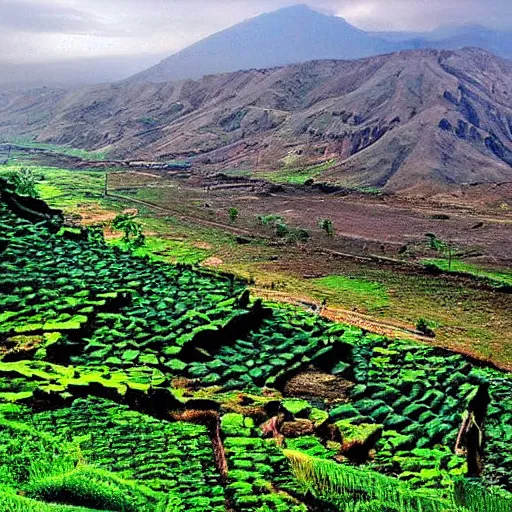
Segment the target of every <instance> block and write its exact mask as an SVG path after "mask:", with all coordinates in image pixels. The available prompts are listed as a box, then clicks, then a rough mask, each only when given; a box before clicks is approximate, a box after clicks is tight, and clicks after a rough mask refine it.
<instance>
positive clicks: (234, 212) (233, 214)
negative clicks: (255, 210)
mask: <svg viewBox="0 0 512 512" xmlns="http://www.w3.org/2000/svg"><path fill="white" fill-rule="evenodd" d="M238 213H239V212H238V210H237V209H236V208H230V209H229V210H228V216H229V221H230V222H231V223H234V222H235V221H236V219H237V218H238Z"/></svg>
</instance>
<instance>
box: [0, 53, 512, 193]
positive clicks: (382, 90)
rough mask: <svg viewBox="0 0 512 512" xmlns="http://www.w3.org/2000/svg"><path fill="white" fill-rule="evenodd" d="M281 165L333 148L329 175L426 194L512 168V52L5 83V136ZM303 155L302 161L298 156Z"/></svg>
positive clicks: (498, 178)
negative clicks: (18, 87) (163, 77)
mask: <svg viewBox="0 0 512 512" xmlns="http://www.w3.org/2000/svg"><path fill="white" fill-rule="evenodd" d="M13 134H17V135H37V140H38V141H40V142H48V143H54V144H69V145H71V146H75V147H81V148H87V149H94V150H110V151H111V153H112V155H114V156H117V157H122V158H132V159H139V158H140V159H149V160H154V159H157V158H159V159H162V160H169V159H191V160H192V161H193V163H194V164H195V168H201V169H204V170H208V169H212V170H213V169H216V170H222V169H226V168H240V167H243V168H258V169H261V168H267V169H277V168H280V167H282V166H284V165H286V164H287V162H290V161H293V162H295V163H294V165H299V164H300V165H307V164H312V163H315V162H322V161H325V160H327V159H335V160H336V162H337V164H336V165H335V166H334V167H332V168H330V169H329V170H327V171H325V172H324V173H323V174H322V175H321V176H320V178H319V179H321V180H322V181H328V182H332V183H337V184H340V185H347V186H352V187H379V188H382V189H384V190H387V191H392V192H397V191H407V192H409V193H420V194H429V193H436V191H439V190H449V189H450V187H451V186H452V185H457V184H462V183H497V182H505V181H508V182H511V181H512V62H510V61H508V60H504V59H501V58H499V57H496V56H494V55H492V54H490V53H488V52H485V51H483V50H480V49H475V48H467V49H464V50H460V51H448V50H414V51H405V52H398V53H394V54H387V55H381V56H377V57H371V58H366V59H361V60H352V61H335V60H324V61H312V62H308V63H303V64H294V65H290V66H284V67H278V68H272V69H262V70H249V71H238V72H235V73H226V74H219V75H210V76H206V77H204V78H202V79H199V80H185V81H178V82H167V83H162V84H157V83H150V84H142V83H130V82H128V83H122V84H114V85H110V86H101V87H92V88H87V89H82V90H78V91H72V92H66V91H63V90H49V89H44V90H42V89H35V90H30V91H25V92H17V93H16V94H7V93H5V94H3V95H0V137H1V136H2V135H4V136H5V135H11V136H12V135H13ZM297 162H298V163H297Z"/></svg>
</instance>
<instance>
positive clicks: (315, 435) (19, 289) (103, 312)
mask: <svg viewBox="0 0 512 512" xmlns="http://www.w3.org/2000/svg"><path fill="white" fill-rule="evenodd" d="M0 192H1V194H2V200H1V202H0V290H1V293H0V438H1V443H0V510H6V511H11V510H12V511H39V510H40V511H44V512H47V511H56V512H57V511H59V512H60V511H62V512H64V511H73V510H74V511H80V510H82V511H85V510H88V511H91V510H97V511H98V510H99V511H120V512H121V511H137V512H138V511H142V512H144V511H157V512H171V511H184V512H185V511H186V512H188V511H195V512H199V511H205V512H206V511H214V512H216V511H218V512H220V511H224V510H227V511H232V510H233V511H259V512H265V511H282V512H285V511H292V512H306V511H308V510H311V511H313V510H322V511H324V510H325V511H338V510H340V511H346V512H349V511H375V512H405V511H407V512H413V511H416V510H423V511H436V512H441V511H458V512H477V511H478V512H480V511H481V510H486V511H487V510H489V511H505V510H507V511H509V510H511V509H512V501H511V499H512V498H511V495H510V494H509V493H508V492H507V490H508V491H511V490H512V482H511V481H510V474H512V449H511V446H512V428H511V427H510V422H511V420H512V398H511V397H512V378H511V376H510V375H509V374H505V373H503V372H499V371H497V370H494V369H492V368H487V367H485V366H483V365H476V364H475V363H473V362H472V361H470V360H468V359H466V358H464V357H463V356H460V355H457V354H453V353H450V352H447V351H443V350H440V349H435V348H432V347H429V346H424V345H418V344H414V343H412V342H408V341H405V340H388V339H386V338H384V337H382V336H377V335H373V334H370V333H367V332H363V331H361V330H360V329H356V328H353V327H349V326H344V325H339V324H334V323H332V322H329V321H328V320H325V319H323V318H322V317H320V316H317V315H314V314H313V313H309V312H305V311H302V310H299V309H296V308H292V307H284V306H281V305H278V304H270V303H263V302H262V301H261V300H258V299H253V298H251V297H250V295H249V293H248V291H247V289H246V283H244V282H243V281H241V280H238V279H236V278H235V277H234V276H231V275H222V274H215V273H211V272H206V271H204V270H199V269H198V268H195V267H192V266H187V265H174V266H173V265H169V264H165V263H161V262H157V261H151V260H150V259H149V258H148V257H147V256H143V257H138V256H136V255H134V254H132V253H130V252H129V251H126V250H123V249H122V248H120V247H117V246H111V245H109V244H107V243H105V241H104V239H103V236H102V233H101V232H100V231H95V230H85V229H76V228H74V229H71V228H67V227H65V226H63V224H62V222H63V221H62V217H61V216H59V212H57V211H52V210H50V209H48V208H47V206H45V204H44V203H42V202H38V201H32V200H27V199H24V198H22V197H19V196H16V195H15V194H13V191H12V190H11V189H10V188H9V186H8V185H7V184H6V183H5V182H3V181H0ZM373 291H375V293H378V290H372V289H371V288H368V289H367V288H365V289H364V293H367V294H369V295H371V293H372V292H373ZM487 390H488V395H489V405H488V407H487V410H486V413H487V414H486V421H485V424H484V425H483V424H478V425H479V427H482V426H484V429H485V430H484V431H482V436H483V438H482V439H483V440H485V443H484V449H485V458H484V471H483V474H482V475H481V477H480V478H478V479H467V478H466V474H467V472H468V466H467V462H466V458H465V456H464V454H463V453H462V452H460V451H457V452H455V451H454V448H455V445H456V443H457V437H458V436H457V434H458V432H459V428H460V426H461V424H462V422H463V418H464V414H465V412H466V411H468V410H472V407H473V406H474V404H475V400H477V398H478V397H481V396H484V395H485V393H487ZM475 397H477V398H475ZM476 421H477V420H475V422H476ZM262 425H263V427H262Z"/></svg>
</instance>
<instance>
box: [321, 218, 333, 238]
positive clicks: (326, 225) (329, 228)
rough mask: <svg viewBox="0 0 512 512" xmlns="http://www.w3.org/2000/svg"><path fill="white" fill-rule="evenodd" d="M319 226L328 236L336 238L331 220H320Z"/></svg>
mask: <svg viewBox="0 0 512 512" xmlns="http://www.w3.org/2000/svg"><path fill="white" fill-rule="evenodd" d="M318 225H319V226H320V227H321V228H322V229H323V230H324V231H325V234H326V235H327V236H334V226H333V223H332V220H331V219H320V222H319V223H318Z"/></svg>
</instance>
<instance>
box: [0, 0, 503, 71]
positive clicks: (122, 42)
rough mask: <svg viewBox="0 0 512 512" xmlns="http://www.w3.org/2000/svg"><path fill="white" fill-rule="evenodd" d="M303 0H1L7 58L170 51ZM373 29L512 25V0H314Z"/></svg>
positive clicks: (2, 53) (0, 50) (0, 53)
mask: <svg viewBox="0 0 512 512" xmlns="http://www.w3.org/2000/svg"><path fill="white" fill-rule="evenodd" d="M296 3H301V2H300V0H299V1H297V0H295V1H293V0H291V1H290V0H0V61H3V62H13V63H14V62H16V63H20V62H27V63H29V62H39V63H42V62H46V61H51V60H61V59H67V58H77V57H80V58H83V57H107V56H115V55H141V54H155V55H156V54H158V55H162V56H164V55H169V54H172V53H174V52H176V51H178V50H180V49H181V48H183V47H185V46H188V45H189V44H191V43H193V42H195V41H198V40H199V39H202V38H203V37H205V36H207V35H209V34H212V33H214V32H218V31H219V30H222V29H224V28H227V27H229V26H231V25H234V24H236V23H238V22H240V21H242V20H244V19H247V18H250V17H252V16H255V15H258V14H261V13H263V12H267V11H272V10H275V9H277V8H279V7H283V6H287V5H293V4H296ZM302 3H307V4H308V5H309V6H310V7H312V8H315V9H318V10H321V11H322V12H330V13H332V14H335V15H337V16H342V17H344V18H345V19H347V20H348V21H349V22H350V23H352V24H353V25H355V26H357V27H359V28H362V29H366V30H428V29H432V28H435V27H437V26H438V25H440V24H447V23H453V24H462V23H468V22H478V23H481V24H485V25H489V26H496V27H499V26H501V27H507V28H510V27H512V0H310V1H306V2H302Z"/></svg>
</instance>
